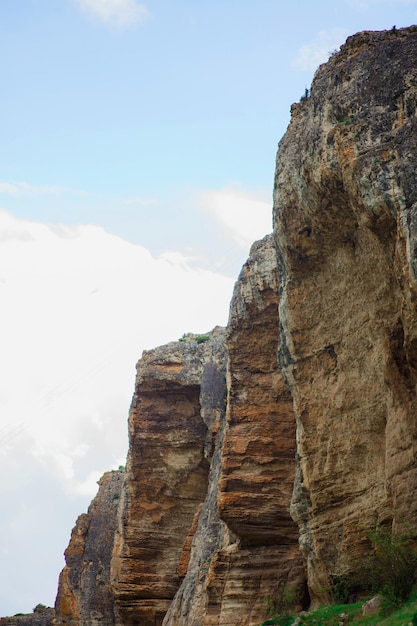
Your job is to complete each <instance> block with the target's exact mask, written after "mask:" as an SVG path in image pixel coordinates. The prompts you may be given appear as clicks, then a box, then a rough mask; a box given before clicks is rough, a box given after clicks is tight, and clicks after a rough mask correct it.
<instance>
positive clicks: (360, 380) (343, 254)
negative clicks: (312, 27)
mask: <svg viewBox="0 0 417 626" xmlns="http://www.w3.org/2000/svg"><path fill="white" fill-rule="evenodd" d="M416 31H417V28H416V27H412V28H409V29H403V30H400V31H399V30H397V29H395V28H394V29H393V30H392V31H390V32H383V33H374V32H365V33H360V34H358V35H356V36H354V37H351V38H349V39H348V40H347V42H346V44H345V45H344V46H342V48H341V50H340V52H339V53H337V54H335V55H334V56H332V58H331V59H330V60H329V62H328V63H327V64H326V65H323V66H321V67H320V68H319V70H318V71H317V73H316V76H315V78H314V81H313V84H312V87H311V93H310V95H309V97H306V98H304V99H303V101H302V102H301V103H300V104H298V105H295V106H293V108H292V119H291V124H290V126H289V129H288V131H287V133H286V135H285V137H284V138H283V140H282V142H281V143H280V147H279V151H278V157H277V166H276V175H275V190H274V232H275V239H276V242H277V247H278V250H279V276H280V289H281V291H282V297H281V301H280V323H281V331H280V348H279V355H280V362H281V366H282V368H283V371H284V373H285V375H286V378H287V380H288V383H289V387H290V389H291V394H292V397H293V398H294V402H295V409H296V420H297V457H298V459H299V467H298V471H297V480H296V488H295V492H294V499H293V505H292V512H293V516H294V519H296V520H297V522H298V523H299V526H300V534H301V539H300V542H301V548H302V551H303V555H304V557H305V559H306V563H307V567H308V580H309V587H310V591H311V593H312V595H313V598H316V600H317V599H320V598H321V599H322V600H324V599H326V590H328V589H329V585H330V581H331V576H332V574H335V573H337V572H340V571H343V570H344V569H345V568H346V567H347V564H348V563H349V561H350V560H351V559H352V558H355V557H356V556H358V555H360V554H361V553H362V552H363V550H364V549H366V529H369V528H370V527H371V526H372V525H374V524H375V523H382V524H384V523H388V524H393V527H394V529H395V528H396V527H397V528H398V526H399V525H400V524H401V523H406V524H407V523H408V524H410V525H411V527H413V526H414V525H415V518H416V508H417V500H416V498H415V497H414V494H415V491H416V488H417V464H416V461H415V459H416V451H417V450H416V444H417V441H416V434H417V433H416V367H417V350H416V347H417V316H416V295H417V291H416V267H417V261H416V250H417V247H416V237H417V218H416V216H417V186H416V184H415V182H416V179H415V168H416V162H417V113H416V107H417V64H416V59H417V32H416Z"/></svg>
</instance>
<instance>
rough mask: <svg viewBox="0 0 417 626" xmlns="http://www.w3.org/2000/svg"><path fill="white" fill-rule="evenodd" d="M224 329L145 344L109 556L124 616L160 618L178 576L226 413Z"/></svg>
mask: <svg viewBox="0 0 417 626" xmlns="http://www.w3.org/2000/svg"><path fill="white" fill-rule="evenodd" d="M224 395H225V346H224V330H223V329H221V328H216V329H215V330H214V331H213V332H212V333H211V334H210V336H208V335H207V336H193V335H188V336H187V337H184V340H183V341H179V342H175V343H171V344H168V345H167V346H163V347H161V348H157V349H155V350H151V351H148V352H145V353H144V354H143V356H142V359H141V360H140V361H139V363H138V366H137V378H136V389H135V394H134V397H133V400H132V405H131V409H130V414H129V454H128V462H127V475H126V480H125V483H124V485H125V486H124V491H123V499H122V505H121V506H122V514H121V516H120V523H119V529H118V535H117V538H116V544H115V552H114V556H113V562H112V579H113V581H114V593H115V596H116V601H117V604H118V606H119V608H120V615H121V619H122V622H123V623H124V624H128V625H129V624H136V623H139V624H141V625H143V626H148V625H149V626H154V625H156V624H161V623H162V620H163V618H164V616H165V613H166V612H167V610H168V608H169V605H170V603H171V601H172V599H173V597H174V595H175V594H176V592H177V590H178V588H179V585H180V582H181V578H182V576H184V574H185V572H186V570H187V565H188V560H189V552H190V542H191V541H192V534H193V532H194V529H195V528H196V526H197V524H198V512H199V510H200V508H201V505H202V503H203V502H204V500H205V498H206V493H207V487H208V478H209V471H210V462H211V460H212V456H213V452H214V450H215V446H216V440H217V438H218V437H219V425H220V419H221V417H222V415H223V414H224Z"/></svg>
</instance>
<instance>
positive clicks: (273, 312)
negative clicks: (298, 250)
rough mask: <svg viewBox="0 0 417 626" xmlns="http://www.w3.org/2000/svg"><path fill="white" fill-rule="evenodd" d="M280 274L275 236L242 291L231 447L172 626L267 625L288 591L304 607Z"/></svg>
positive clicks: (231, 375)
mask: <svg viewBox="0 0 417 626" xmlns="http://www.w3.org/2000/svg"><path fill="white" fill-rule="evenodd" d="M276 272H277V261H276V254H275V248H274V242H273V239H272V237H271V236H267V237H265V239H263V240H262V241H260V242H257V243H255V244H254V245H253V247H252V250H251V254H250V258H249V260H248V262H247V263H246V264H245V265H244V267H243V269H242V272H241V274H240V276H239V279H238V281H237V282H236V285H235V289H234V295H233V299H232V304H231V309H230V320H229V325H228V329H227V345H228V357H229V358H228V367H227V382H228V387H229V393H228V405H227V425H226V429H225V431H224V442H223V429H221V437H220V438H219V440H218V445H217V447H216V451H215V454H214V456H213V460H212V466H211V471H210V477H209V492H208V496H207V498H206V501H205V502H204V505H203V508H202V512H201V514H200V518H199V522H198V527H197V532H196V534H195V536H194V539H193V541H192V550H191V559H190V563H189V567H188V571H187V575H186V577H185V580H184V582H183V583H182V585H181V587H180V590H179V591H178V593H177V595H176V597H175V599H174V601H173V603H172V605H171V607H170V609H169V611H168V613H167V616H166V618H165V621H164V626H174V625H175V626H186V625H188V626H190V625H191V626H201V625H207V626H209V625H210V626H211V625H214V624H216V626H237V625H238V624H242V625H243V624H246V625H255V624H259V623H260V622H262V621H263V620H264V619H265V617H266V612H265V598H273V597H274V596H275V595H276V593H277V592H278V587H279V585H280V584H281V583H284V584H287V585H288V586H289V587H292V588H294V589H296V590H297V592H298V601H299V606H300V605H301V604H302V598H303V594H304V590H305V578H304V568H303V563H302V558H301V554H300V551H299V548H298V528H297V526H296V524H295V523H294V522H293V521H292V519H291V517H290V500H291V493H292V487H293V482H294V473H295V460H294V455H295V418H294V414H293V410H292V400H291V397H290V395H289V391H288V388H287V386H286V383H285V381H284V379H283V377H282V375H281V374H280V372H279V369H278V364H277V354H276V352H277V343H278V334H277V329H278V292H277V274H276ZM217 505H219V509H220V514H221V517H222V519H223V521H220V520H219V512H218V508H217ZM224 522H226V524H227V525H226V524H225V523H224ZM230 529H231V530H232V531H233V532H231V530H230Z"/></svg>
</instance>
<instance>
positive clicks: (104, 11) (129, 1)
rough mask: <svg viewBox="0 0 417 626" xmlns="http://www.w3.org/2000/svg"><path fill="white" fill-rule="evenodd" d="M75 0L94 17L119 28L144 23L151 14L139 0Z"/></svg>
mask: <svg viewBox="0 0 417 626" xmlns="http://www.w3.org/2000/svg"><path fill="white" fill-rule="evenodd" d="M75 2H76V3H77V4H78V6H79V7H80V8H81V9H82V10H83V11H86V12H87V13H89V14H90V15H91V16H92V17H94V18H97V19H99V20H100V21H101V22H103V23H105V24H107V25H109V26H111V27H114V28H117V29H124V28H129V27H131V26H135V25H137V24H142V23H143V22H144V20H145V19H146V18H147V17H148V16H149V11H148V9H147V8H146V6H145V5H144V4H141V3H139V2H137V0H75Z"/></svg>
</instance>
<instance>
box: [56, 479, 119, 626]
mask: <svg viewBox="0 0 417 626" xmlns="http://www.w3.org/2000/svg"><path fill="white" fill-rule="evenodd" d="M123 478H124V471H122V470H118V471H113V472H106V473H105V474H104V476H102V478H101V479H100V481H99V490H98V493H97V495H96V497H95V498H94V500H93V501H92V502H91V505H90V507H89V509H88V513H84V514H82V515H80V516H79V517H78V519H77V522H76V524H75V527H74V528H73V530H72V533H71V540H70V543H69V545H68V548H67V549H66V551H65V562H66V566H65V567H64V569H63V570H62V572H61V575H60V578H59V585H58V594H57V598H56V602H55V613H56V621H55V624H56V626H64V625H65V626H81V625H84V624H89V625H91V626H96V625H98V624H100V626H113V624H115V623H117V611H116V608H115V604H114V597H113V593H112V590H111V584H110V561H111V556H112V552H113V544H114V535H115V530H116V526H117V509H118V503H119V500H120V494H121V488H122V483H123Z"/></svg>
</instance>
